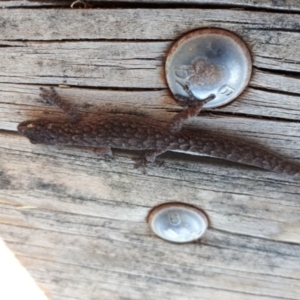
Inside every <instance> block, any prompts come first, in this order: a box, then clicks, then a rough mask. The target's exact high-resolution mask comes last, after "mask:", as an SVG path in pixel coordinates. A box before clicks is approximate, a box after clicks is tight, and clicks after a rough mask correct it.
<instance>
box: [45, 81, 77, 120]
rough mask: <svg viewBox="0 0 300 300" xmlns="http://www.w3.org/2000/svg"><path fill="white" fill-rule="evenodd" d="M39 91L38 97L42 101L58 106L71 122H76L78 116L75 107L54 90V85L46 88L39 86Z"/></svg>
mask: <svg viewBox="0 0 300 300" xmlns="http://www.w3.org/2000/svg"><path fill="white" fill-rule="evenodd" d="M40 90H41V93H40V97H41V99H42V102H44V103H45V104H48V105H56V106H58V107H59V108H60V109H61V110H62V111H63V112H64V113H65V114H66V115H68V117H69V118H70V121H71V123H76V122H77V121H78V120H79V116H78V114H77V112H76V109H75V107H74V106H73V105H72V104H70V103H68V102H67V101H65V100H64V99H62V98H61V97H60V96H59V95H58V94H57V92H56V91H55V89H54V87H52V86H51V87H50V88H49V89H46V88H44V87H40Z"/></svg>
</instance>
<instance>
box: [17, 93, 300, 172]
mask: <svg viewBox="0 0 300 300" xmlns="http://www.w3.org/2000/svg"><path fill="white" fill-rule="evenodd" d="M42 91H43V94H41V95H42V98H44V100H45V99H46V100H47V102H49V99H48V98H49V97H50V98H51V99H52V100H51V102H52V103H53V102H55V103H56V104H58V105H59V106H60V107H61V108H62V109H63V110H64V111H65V112H66V113H67V114H68V115H69V116H70V117H71V119H49V120H48V119H38V120H33V121H25V122H22V123H20V124H19V126H18V131H19V133H20V134H22V135H24V136H26V137H27V138H29V140H30V141H31V142H32V143H42V144H47V145H68V146H86V147H90V148H96V149H98V150H99V152H100V153H102V154H104V155H111V150H110V148H111V147H112V148H119V149H127V150H147V151H146V153H145V161H147V162H153V161H154V160H155V158H156V156H157V155H159V154H161V153H163V152H165V151H168V150H170V151H177V152H178V151H179V152H187V153H193V154H197V153H198V154H206V155H210V156H213V157H218V158H223V159H226V160H230V161H235V162H239V163H243V164H248V165H253V166H257V167H261V168H264V169H267V170H271V171H275V172H282V173H287V174H291V175H294V176H300V168H299V166H297V165H296V164H293V163H290V162H288V161H287V160H285V159H283V158H281V157H280V156H279V155H276V154H272V153H271V152H268V151H267V150H266V149H264V148H262V147H260V146H258V147H256V146H254V145H251V144H250V143H247V142H243V141H240V140H234V139H229V138H224V137H222V136H218V135H215V134H214V133H209V132H207V131H201V130H189V129H182V130H181V131H177V132H176V130H174V126H175V127H176V128H178V127H180V128H181V123H180V122H183V121H184V119H182V120H181V118H180V117H179V118H178V116H175V118H174V122H173V123H172V126H171V128H172V129H173V132H171V131H170V125H169V126H166V125H165V124H164V123H161V122H159V121H154V120H149V119H147V118H144V117H139V116H133V115H121V114H117V115H105V116H102V115H100V116H97V117H93V118H87V119H80V118H79V119H77V117H75V118H72V116H73V117H74V116H76V114H75V110H74V108H73V107H71V106H69V107H67V108H65V107H63V105H61V104H60V103H57V102H59V101H62V100H61V99H60V98H58V99H59V101H56V100H55V101H53V99H54V98H55V97H58V96H57V94H56V93H55V91H54V90H53V89H51V90H50V91H48V90H45V89H42ZM209 100H211V97H208V100H207V101H209ZM198 103H199V102H198ZM198 105H199V104H198ZM191 106H193V105H191ZM202 106H203V104H202V105H201V107H202ZM201 107H200V109H199V110H201ZM194 113H195V106H194V107H193V109H192V113H191V115H194ZM187 115H188V116H187ZM182 116H184V117H186V116H187V117H189V116H190V115H189V114H187V113H186V111H184V112H183V113H182ZM74 119H75V120H74ZM178 120H180V122H178ZM179 123H180V125H179V126H178V124H179Z"/></svg>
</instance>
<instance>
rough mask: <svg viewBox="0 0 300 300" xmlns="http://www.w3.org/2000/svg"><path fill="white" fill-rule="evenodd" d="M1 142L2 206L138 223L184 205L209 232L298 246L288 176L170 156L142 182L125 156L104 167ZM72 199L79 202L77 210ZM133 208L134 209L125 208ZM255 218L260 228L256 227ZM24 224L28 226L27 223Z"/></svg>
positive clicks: (88, 158) (20, 142)
mask: <svg viewBox="0 0 300 300" xmlns="http://www.w3.org/2000/svg"><path fill="white" fill-rule="evenodd" d="M0 138H1V153H2V155H1V170H2V176H1V178H2V181H3V180H4V181H3V182H2V187H3V190H1V191H0V193H1V195H2V198H4V199H6V202H7V201H8V203H11V201H12V203H15V205H29V206H34V207H39V208H40V207H43V208H44V209H50V210H52V209H54V210H61V209H62V207H64V209H66V211H67V212H72V213H78V212H79V210H78V209H79V207H81V206H82V205H83V204H84V205H83V207H82V208H80V213H82V214H86V215H94V216H101V217H104V218H108V219H118V220H123V221H125V220H126V221H134V220H135V221H138V222H144V220H145V217H146V211H147V209H148V208H150V207H153V206H154V205H156V204H158V203H160V202H164V201H180V200H182V199H185V201H186V202H188V203H191V204H195V205H201V207H203V209H205V210H206V211H207V213H208V214H209V216H210V219H211V223H212V227H213V228H217V229H220V230H221V229H222V230H224V231H228V232H235V233H239V234H246V235H251V236H260V237H264V238H268V239H274V240H282V241H290V242H295V243H297V242H299V235H300V231H299V226H296V224H297V222H299V215H300V214H299V209H300V207H299V201H298V199H299V193H300V188H299V182H297V181H295V179H294V178H293V177H291V176H285V175H282V174H275V173H271V172H265V171H262V170H258V169H255V168H251V167H246V166H241V165H236V164H228V163H225V164H224V162H219V163H215V164H212V161H211V160H207V158H202V159H201V158H193V157H188V156H187V157H186V156H184V157H182V156H179V157H178V156H172V155H171V156H167V157H165V159H166V162H165V166H164V167H161V168H159V167H151V168H149V170H148V173H149V176H142V175H141V171H140V170H135V169H134V167H133V166H134V161H133V160H132V156H128V154H126V153H123V152H121V153H119V154H118V155H117V157H116V159H115V160H114V161H113V162H110V163H108V162H104V161H100V160H99V159H98V158H97V157H96V156H95V155H94V154H93V153H91V152H90V151H86V150H84V149H65V150H60V149H59V148H57V147H50V148H49V147H46V146H42V145H31V144H30V143H29V142H28V141H27V140H26V139H24V138H21V137H19V136H17V135H9V134H7V136H4V137H3V135H2V136H1V137H0ZM20 151H22V153H23V154H22V160H20V159H19V157H20ZM79 157H80V159H79ZM175 157H177V159H174V158H175ZM180 157H181V159H180ZM95 164H96V165H95ZM43 165H44V166H47V167H46V168H43V167H42V166H43ZM174 171H176V172H174ZM59 174H61V175H59ZM174 182H176V183H177V184H176V185H175V186H174V184H173V183H174ZM114 187H116V188H114ZM21 195H23V196H21ZM99 197H100V198H99ZM39 199H43V201H42V202H40V200H39ZM55 199H57V200H55ZM64 199H65V200H64ZM72 199H74V200H72ZM76 199H80V200H79V203H76ZM96 199H99V201H100V202H99V201H98V200H96ZM220 199H222V200H220ZM65 201H66V202H65ZM73 201H74V202H73ZM101 201H104V203H105V204H104V207H103V206H102V204H101ZM199 201H200V202H199ZM227 201H228V202H227ZM249 201H250V202H251V206H250V202H249ZM114 202H116V203H114ZM117 203H119V204H117ZM121 203H123V205H122V204H121ZM126 203H129V205H128V204H126ZM99 205H100V206H99ZM135 205H138V206H139V209H138V210H136V209H134V208H133V207H132V206H135ZM282 205H283V207H281V206H282ZM286 205H287V206H286ZM98 206H99V207H98ZM59 207H61V208H59ZM77 207H78V208H77ZM243 207H244V209H243ZM283 210H284V215H282V211H283ZM28 213H29V214H31V213H30V212H28ZM25 214H26V212H25ZM229 216H230V218H229ZM13 219H14V220H15V221H16V220H17V218H16V217H13ZM258 219H260V226H255V223H256V222H257V220H258ZM45 220H47V217H45ZM236 222H238V224H239V226H238V228H237V226H236V224H237V223H236ZM30 223H31V224H34V219H33V218H32V219H31V221H30ZM284 224H287V225H286V226H285V225H284ZM293 224H294V225H293ZM21 225H23V226H24V225H25V226H26V223H25V224H23V223H21ZM36 226H38V224H36Z"/></svg>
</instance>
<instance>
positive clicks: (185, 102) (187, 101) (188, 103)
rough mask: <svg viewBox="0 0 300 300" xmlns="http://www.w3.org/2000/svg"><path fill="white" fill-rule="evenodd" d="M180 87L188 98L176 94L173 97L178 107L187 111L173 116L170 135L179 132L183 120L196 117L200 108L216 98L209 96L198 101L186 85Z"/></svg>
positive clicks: (212, 95)
mask: <svg viewBox="0 0 300 300" xmlns="http://www.w3.org/2000/svg"><path fill="white" fill-rule="evenodd" d="M182 87H183V89H184V91H185V92H186V93H187V94H188V95H189V96H188V97H185V96H182V95H178V94H176V95H174V97H175V99H176V100H177V102H178V104H179V105H181V106H183V107H187V109H185V110H183V111H182V112H180V113H178V114H177V115H175V116H174V117H173V119H172V120H171V125H170V131H171V132H172V133H175V132H178V131H180V130H181V128H182V126H183V123H184V121H185V120H187V119H189V118H192V117H195V116H197V115H198V114H199V113H200V111H201V109H202V107H203V106H204V105H205V104H206V103H207V102H209V101H211V100H213V99H214V98H215V97H216V96H215V95H214V94H211V95H209V96H208V97H207V98H205V99H202V100H199V99H197V98H196V97H195V96H194V95H193V93H192V92H191V90H190V88H189V86H188V85H183V86H182Z"/></svg>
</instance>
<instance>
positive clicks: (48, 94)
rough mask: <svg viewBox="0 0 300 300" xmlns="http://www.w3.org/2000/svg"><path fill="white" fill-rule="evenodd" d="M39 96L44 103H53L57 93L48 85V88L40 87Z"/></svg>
mask: <svg viewBox="0 0 300 300" xmlns="http://www.w3.org/2000/svg"><path fill="white" fill-rule="evenodd" d="M40 91H41V93H40V97H41V100H42V102H43V103H44V104H46V105H55V104H56V103H55V99H56V98H57V97H58V94H57V93H56V91H55V89H54V88H53V87H50V88H49V89H46V88H44V87H40Z"/></svg>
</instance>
